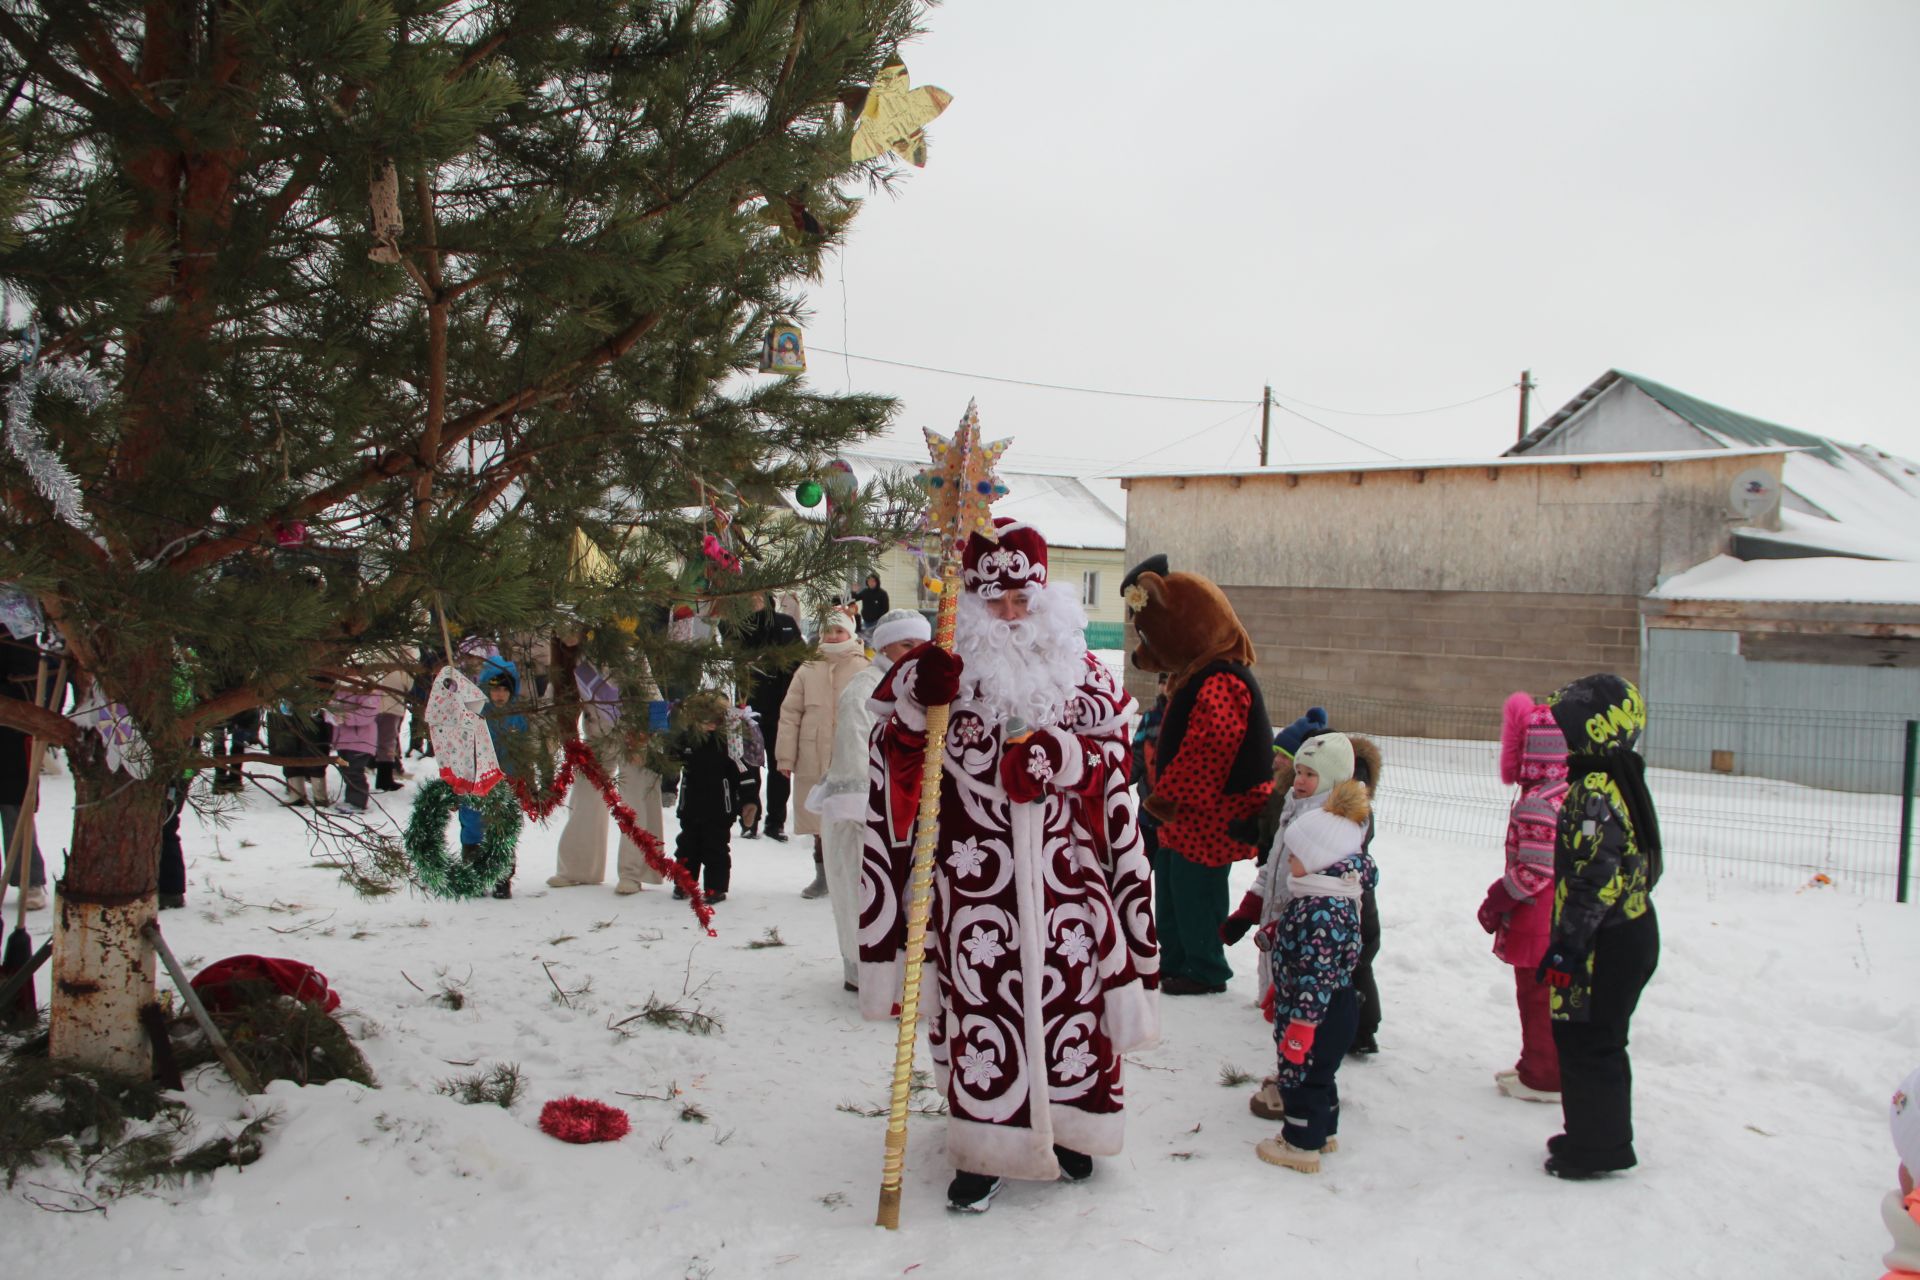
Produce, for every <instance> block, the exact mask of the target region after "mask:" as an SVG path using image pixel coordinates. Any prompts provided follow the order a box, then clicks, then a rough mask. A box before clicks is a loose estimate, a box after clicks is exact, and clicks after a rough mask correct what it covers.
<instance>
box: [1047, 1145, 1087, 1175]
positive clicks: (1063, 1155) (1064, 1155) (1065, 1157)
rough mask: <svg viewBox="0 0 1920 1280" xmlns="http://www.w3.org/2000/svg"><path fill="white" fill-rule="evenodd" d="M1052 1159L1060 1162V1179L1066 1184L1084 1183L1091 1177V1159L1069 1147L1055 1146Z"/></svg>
mask: <svg viewBox="0 0 1920 1280" xmlns="http://www.w3.org/2000/svg"><path fill="white" fill-rule="evenodd" d="M1053 1158H1054V1159H1055V1160H1058V1161H1059V1162H1060V1177H1061V1179H1062V1180H1063V1181H1066V1182H1085V1181H1086V1180H1087V1179H1088V1178H1091V1177H1092V1176H1093V1157H1092V1156H1090V1155H1087V1154H1085V1153H1084V1152H1080V1151H1075V1150H1073V1149H1072V1148H1071V1147H1061V1146H1056V1147H1054V1149H1053Z"/></svg>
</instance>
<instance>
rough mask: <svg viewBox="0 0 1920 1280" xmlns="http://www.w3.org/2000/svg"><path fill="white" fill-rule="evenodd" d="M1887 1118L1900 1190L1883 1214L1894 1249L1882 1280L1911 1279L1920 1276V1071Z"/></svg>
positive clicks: (1900, 1092)
mask: <svg viewBox="0 0 1920 1280" xmlns="http://www.w3.org/2000/svg"><path fill="white" fill-rule="evenodd" d="M1888 1119H1889V1121H1890V1123H1891V1127H1892V1129H1893V1150H1894V1153H1895V1154H1896V1155H1898V1156H1899V1157H1900V1174H1899V1177H1900V1189H1899V1190H1898V1191H1889V1192H1887V1198H1886V1199H1885V1200H1883V1201H1881V1203H1880V1217H1881V1219H1882V1220H1883V1221H1884V1222H1885V1223H1886V1224H1887V1230H1888V1231H1889V1232H1890V1233H1891V1234H1892V1235H1893V1249H1892V1250H1891V1251H1890V1252H1889V1253H1888V1254H1887V1256H1886V1257H1885V1258H1883V1259H1881V1261H1883V1262H1885V1263H1886V1264H1887V1274H1886V1275H1884V1276H1882V1277H1881V1278H1880V1280H1912V1277H1915V1276H1920V1186H1916V1185H1915V1184H1916V1183H1920V1070H1916V1071H1914V1072H1913V1074H1911V1075H1909V1076H1908V1077H1907V1078H1906V1079H1905V1080H1902V1081H1901V1082H1900V1087H1899V1088H1898V1089H1896V1090H1894V1094H1893V1106H1892V1108H1891V1109H1890V1113H1889V1116H1888Z"/></svg>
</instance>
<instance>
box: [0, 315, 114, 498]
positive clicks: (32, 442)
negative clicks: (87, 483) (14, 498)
mask: <svg viewBox="0 0 1920 1280" xmlns="http://www.w3.org/2000/svg"><path fill="white" fill-rule="evenodd" d="M0 356H4V357H5V358H8V359H11V360H12V361H13V362H14V363H15V364H16V365H17V368H16V370H15V373H14V379H13V382H12V384H11V385H9V386H8V387H7V391H6V396H5V399H4V403H5V405H6V415H7V447H8V448H9V449H12V450H13V456H14V457H16V458H18V459H20V463H21V465H22V466H24V467H26V469H27V474H28V475H29V476H31V477H33V487H34V488H36V489H38V490H39V491H40V493H41V496H42V497H44V498H46V500H47V501H48V502H50V503H52V504H53V509H54V512H55V514H57V515H58V516H59V517H60V518H61V519H62V520H64V521H66V522H67V523H68V524H70V525H72V526H73V527H74V528H76V529H84V528H86V520H87V518H86V513H85V512H84V511H82V510H81V508H80V482H79V480H77V479H75V478H74V474H73V472H71V471H69V470H68V469H67V464H66V463H65V462H63V461H61V459H60V455H59V454H57V453H55V452H54V451H53V446H52V445H51V444H50V443H49V442H48V440H47V434H46V432H45V430H43V429H42V428H41V426H40V423H39V422H38V421H37V420H36V419H35V417H34V405H35V403H36V402H37V401H38V400H39V398H40V395H41V393H42V392H43V391H55V392H59V393H60V394H62V395H67V396H71V397H72V398H74V399H75V400H78V401H79V402H80V403H81V404H83V405H85V406H86V407H87V408H89V409H91V408H93V407H94V406H95V405H97V404H99V403H100V402H101V401H102V400H103V399H105V398H106V394H107V384H106V381H105V380H104V379H102V378H101V376H100V375H99V374H98V373H96V372H94V371H93V370H92V369H89V368H87V367H86V366H85V365H81V364H71V363H68V362H66V361H47V360H42V359H41V358H40V334H39V331H38V329H36V328H32V327H30V328H29V329H28V330H27V333H26V336H25V337H23V338H21V339H18V340H16V341H13V342H8V343H6V344H4V345H0Z"/></svg>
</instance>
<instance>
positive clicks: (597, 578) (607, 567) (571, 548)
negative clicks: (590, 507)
mask: <svg viewBox="0 0 1920 1280" xmlns="http://www.w3.org/2000/svg"><path fill="white" fill-rule="evenodd" d="M618 577H619V574H618V573H616V572H615V570H614V567H613V561H611V560H609V559H607V553H606V552H604V551H602V550H601V549H600V547H599V545H598V544H597V543H595V542H594V540H593V539H592V538H589V537H588V536H587V534H586V531H585V530H584V529H581V528H580V527H579V526H577V525H576V526H575V527H574V530H573V538H572V539H571V541H570V542H569V543H568V549H567V578H568V579H569V580H570V581H573V582H603V583H604V582H613V581H615V580H617V579H618Z"/></svg>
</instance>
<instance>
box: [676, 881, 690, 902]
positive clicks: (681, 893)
mask: <svg viewBox="0 0 1920 1280" xmlns="http://www.w3.org/2000/svg"><path fill="white" fill-rule="evenodd" d="M673 900H674V901H675V902H685V901H686V900H687V891H686V890H685V889H682V888H681V887H680V886H679V885H675V886H674V887H673Z"/></svg>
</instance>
